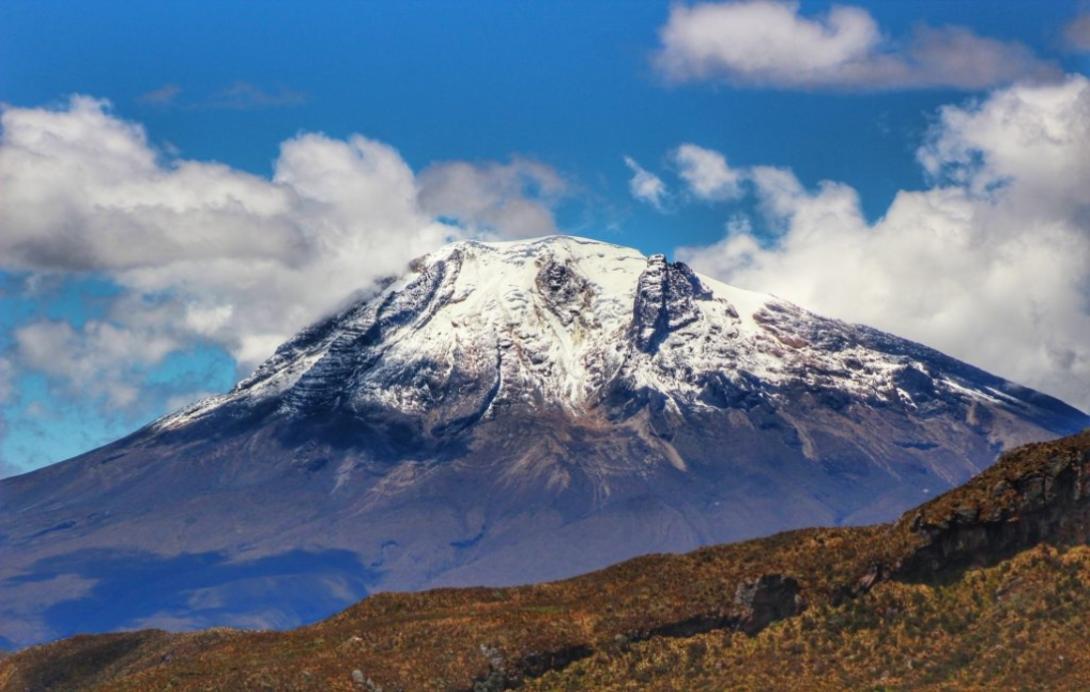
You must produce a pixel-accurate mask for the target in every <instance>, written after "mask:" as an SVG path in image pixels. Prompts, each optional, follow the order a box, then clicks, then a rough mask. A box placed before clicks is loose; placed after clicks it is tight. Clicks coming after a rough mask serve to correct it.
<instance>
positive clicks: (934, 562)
mask: <svg viewBox="0 0 1090 692" xmlns="http://www.w3.org/2000/svg"><path fill="white" fill-rule="evenodd" d="M1071 440H1075V441H1076V442H1072V441H1071ZM1071 440H1069V441H1064V442H1059V443H1044V444H1040V445H1031V446H1029V447H1027V448H1024V449H1021V450H1018V451H1017V452H1015V453H1013V454H1012V455H1011V457H1010V458H1008V459H1006V460H1004V462H1003V463H1001V464H1000V465H998V466H997V467H995V468H993V469H991V470H989V472H986V473H984V474H982V475H981V476H979V477H977V478H975V479H973V480H972V481H971V482H970V483H969V484H967V485H966V486H965V487H964V488H963V489H962V490H961V492H959V493H958V494H957V496H956V501H955V500H952V499H951V498H949V497H944V498H940V499H939V500H937V501H936V503H935V504H934V505H925V506H924V507H922V508H921V509H920V510H919V511H917V512H915V513H913V514H912V515H911V517H909V518H907V519H906V520H904V521H902V525H906V524H907V529H908V530H909V531H910V532H911V533H912V534H913V535H914V536H917V537H919V539H920V540H921V542H922V545H920V547H918V548H917V549H916V550H915V551H913V552H912V553H911V554H910V555H909V556H908V557H906V558H905V559H904V561H903V562H901V563H900V564H899V565H897V566H896V567H895V569H894V570H893V576H894V577H895V578H901V579H909V580H920V579H926V578H930V577H932V576H933V575H934V574H936V573H939V572H944V571H952V570H960V569H964V568H966V567H979V566H987V565H992V564H995V563H996V562H998V561H1000V560H1002V559H1005V558H1007V557H1010V556H1011V555H1013V554H1014V553H1016V552H1018V551H1021V550H1024V549H1026V548H1029V547H1032V546H1034V545H1037V544H1038V543H1051V544H1055V545H1078V544H1086V543H1090V447H1086V446H1085V445H1084V444H1083V443H1085V442H1088V441H1090V436H1088V435H1086V434H1083V435H1079V436H1076V437H1075V438H1071Z"/></svg>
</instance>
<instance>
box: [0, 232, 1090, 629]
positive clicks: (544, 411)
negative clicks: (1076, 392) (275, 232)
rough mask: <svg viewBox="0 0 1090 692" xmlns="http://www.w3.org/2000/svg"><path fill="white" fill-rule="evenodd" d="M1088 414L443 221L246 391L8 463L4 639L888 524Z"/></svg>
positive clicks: (511, 577) (905, 349)
mask: <svg viewBox="0 0 1090 692" xmlns="http://www.w3.org/2000/svg"><path fill="white" fill-rule="evenodd" d="M1086 424H1087V417H1086V416H1085V415H1084V414H1082V413H1081V412H1079V411H1076V410H1074V409H1072V408H1070V407H1068V406H1065V405H1064V404H1062V403H1061V402H1059V401H1056V400H1054V399H1051V398H1049V397H1047V396H1044V395H1041V394H1039V393H1036V392H1033V391H1030V390H1027V389H1025V388H1022V387H1018V386H1017V385H1013V384H1011V383H1009V382H1005V381H1003V380H1001V379H999V378H997V377H994V376H991V375H989V374H987V373H985V372H982V371H980V370H978V369H976V368H973V367H971V366H969V365H966V364H964V363H961V362H959V361H956V360H954V359H952V358H949V357H946V356H944V355H942V354H940V353H938V352H936V351H933V350H931V349H928V348H926V347H923V346H920V345H918V344H915V343H912V342H908V341H905V340H902V339H898V338H896V337H893V336H890V335H888V334H884V333H881V332H877V331H875V330H872V329H868V328H866V327H861V326H857V325H847V324H844V323H842V322H838V321H835V320H829V319H825V318H822V317H819V316H816V315H813V314H812V313H809V312H806V311H805V310H803V309H801V308H798V307H796V306H794V305H791V304H789V303H786V302H784V301H781V300H778V299H775V298H773V297H770V296H764V295H760V294H755V293H751V292H748V291H743V290H740V289H737V288H734V287H730V286H726V285H724V284H721V283H718V282H715V281H713V280H711V279H708V278H706V277H702V276H699V275H696V274H694V273H693V272H692V271H691V270H689V269H688V268H687V267H685V266H684V265H682V264H677V263H669V262H667V261H666V260H665V259H664V258H663V257H661V256H653V257H650V258H647V257H643V256H642V255H640V254H639V253H638V252H635V251H633V250H629V249H626V248H620V247H617V246H613V245H608V244H605V243H598V242H594V241H587V240H582V239H577V238H567V237H554V238H546V239H540V240H535V241H524V242H518V243H477V242H463V243H456V244H454V245H452V246H449V247H447V248H444V249H443V250H440V251H438V252H436V253H433V254H431V255H429V256H427V257H424V258H421V259H419V260H417V261H415V262H414V263H413V264H412V265H411V266H410V268H409V271H408V272H407V273H406V274H405V275H404V276H402V277H400V278H397V279H394V280H391V281H390V282H388V283H386V284H385V285H383V286H381V287H380V288H379V290H377V291H376V292H374V293H373V294H370V295H367V296H364V297H361V298H360V299H359V300H358V301H356V302H355V303H353V304H352V305H350V306H348V307H347V308H346V309H345V310H344V311H342V312H341V313H339V314H337V315H334V316H332V317H330V318H328V319H326V320H324V321H322V322H320V323H318V324H316V325H314V326H313V327H311V328H309V329H307V330H304V331H303V332H302V333H300V334H299V335H298V336H296V337H295V338H294V339H292V340H291V341H289V342H288V343H286V344H285V345H284V346H282V347H281V348H280V349H278V350H277V352H276V354H275V355H274V356H273V357H272V358H270V359H269V361H267V362H266V363H265V364H263V365H262V366H261V367H259V368H258V369H257V370H256V371H255V373H254V374H253V375H252V376H250V377H249V378H247V379H246V380H244V381H242V382H241V383H239V385H238V386H237V387H236V388H235V389H234V390H232V392H230V393H228V394H226V395H223V396H220V397H214V398H212V399H209V400H206V401H203V402H200V403H198V404H196V405H194V406H191V407H189V408H187V409H185V410H183V411H180V412H178V413H176V414H172V415H170V416H167V417H166V418H164V419H162V420H160V421H157V422H156V423H154V424H153V425H151V426H149V427H147V428H145V429H144V430H141V431H138V432H137V433H135V434H133V435H132V436H130V437H128V438H125V439H123V440H120V441H118V442H116V443H114V444H111V445H108V446H106V447H104V448H102V449H99V450H96V451H93V452H90V453H88V454H86V455H83V456H81V457H77V458H75V459H72V460H69V461H67V462H63V463H61V464H56V465H54V466H51V467H48V468H45V469H42V470H40V471H37V472H34V473H31V474H27V475H24V476H20V477H17V478H12V479H7V480H4V481H0V557H2V558H3V559H0V636H3V637H5V638H6V639H7V640H9V641H10V642H12V643H14V644H16V645H25V644H28V643H32V642H37V641H43V640H47V639H50V638H54V637H57V636H62V635H65V634H70V633H73V632H76V631H105V630H111V629H117V628H121V627H147V626H155V627H165V628H169V629H191V628H197V627H205V626H210V625H217V624H231V625H236V626H255V627H288V626H292V625H295V624H298V623H301V622H307V621H311V620H314V619H316V618H319V617H321V616H324V615H326V614H328V613H330V612H333V611H334V610H336V609H338V608H340V607H343V606H346V605H348V604H349V603H351V602H353V601H354V600H356V599H358V598H360V597H362V596H363V595H365V594H367V593H370V592H374V591H376V590H389V589H418V588H425V587H429V586H437V585H465V584H487V585H504V584H513V583H523V582H530V581H537V580H542V579H554V578H562V577H566V576H570V575H572V574H576V573H579V572H584V571H588V570H591V569H596V568H599V567H602V566H604V565H606V564H610V563H613V562H617V561H620V560H623V559H626V558H629V557H632V556H634V555H639V554H643V553H647V552H662V551H681V550H689V549H692V548H695V547H697V546H699V545H704V544H709V543H717V542H724V541H732V540H739V539H744V538H749V537H753V536H758V535H765V534H768V533H771V532H774V531H779V530H784V529H790V528H795V527H799V526H807V525H838V524H858V523H866V522H872V521H879V520H886V519H889V518H892V517H894V516H896V514H897V513H898V512H900V511H902V510H903V509H905V508H907V507H910V506H912V505H914V504H916V503H918V502H919V501H920V500H921V499H925V498H926V497H927V496H928V495H929V494H936V493H938V492H941V491H942V490H944V489H946V488H949V487H952V486H954V485H956V484H957V483H959V482H962V481H963V480H965V479H966V478H968V477H969V476H970V475H972V474H973V473H975V472H977V471H979V470H980V469H982V468H984V467H986V466H987V465H988V464H989V463H990V462H991V460H992V459H993V458H994V455H995V453H996V452H997V451H998V450H1000V449H1003V448H1005V447H1009V446H1012V445H1014V444H1019V443H1022V442H1027V441H1032V440H1039V439H1046V438H1051V437H1054V436H1056V435H1060V434H1066V433H1069V432H1072V431H1074V430H1078V429H1081V428H1082V427H1084V426H1085V425H1086Z"/></svg>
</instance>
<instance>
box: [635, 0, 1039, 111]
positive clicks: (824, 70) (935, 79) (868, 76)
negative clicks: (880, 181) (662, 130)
mask: <svg viewBox="0 0 1090 692" xmlns="http://www.w3.org/2000/svg"><path fill="white" fill-rule="evenodd" d="M660 39H661V47H660V49H659V51H658V53H657V54H656V55H655V65H656V66H657V68H658V69H659V70H660V71H661V73H662V74H663V75H664V76H665V77H666V78H667V79H670V80H672V81H692V80H719V81H726V82H730V83H734V84H741V85H756V86H772V87H779V88H784V89H822V88H833V89H892V88H926V87H951V88H957V89H981V88H985V87H990V86H994V85H998V84H1004V83H1008V82H1011V81H1014V80H1018V79H1023V78H1038V77H1048V76H1056V75H1057V74H1058V72H1057V69H1056V68H1055V67H1054V66H1053V65H1051V64H1049V63H1046V62H1044V61H1042V60H1040V59H1038V58H1037V57H1036V56H1035V55H1034V54H1033V53H1032V51H1030V50H1029V49H1028V48H1027V47H1025V46H1024V45H1022V44H1019V43H1015V42H1004V41H999V40H996V39H991V38H987V37H983V36H978V35H976V34H974V33H973V32H972V31H970V30H968V29H964V28H959V27H927V26H919V27H917V28H916V29H915V30H914V31H913V32H912V34H911V35H910V36H907V37H903V38H900V39H898V40H893V39H891V38H890V37H888V36H887V35H886V34H885V33H884V32H883V31H882V29H881V28H880V27H879V26H878V24H877V22H876V21H875V20H874V18H873V17H872V16H871V15H870V13H869V12H867V11H866V10H865V9H863V8H860V7H853V6H847V5H833V6H832V7H830V8H829V9H828V10H827V11H826V12H824V13H821V14H815V15H804V14H802V13H801V12H800V8H799V3H798V2H778V1H776V0H738V1H736V2H721V3H698V4H695V5H692V6H688V5H681V4H679V5H675V6H674V7H673V8H672V9H671V11H670V16H669V19H668V20H667V22H666V24H665V25H664V26H663V27H662V29H661V30H660Z"/></svg>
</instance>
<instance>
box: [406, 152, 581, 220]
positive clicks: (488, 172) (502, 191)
mask: <svg viewBox="0 0 1090 692" xmlns="http://www.w3.org/2000/svg"><path fill="white" fill-rule="evenodd" d="M419 184H420V203H421V205H422V207H423V208H424V210H425V211H427V212H428V213H430V214H433V215H435V216H437V217H443V218H451V219H456V220H457V221H458V222H459V223H460V224H463V225H465V226H467V227H469V228H471V229H474V230H478V231H480V232H483V233H498V234H500V235H503V236H507V237H527V238H532V237H535V236H542V235H551V234H553V233H556V220H555V219H554V218H553V212H552V207H553V205H554V204H555V203H556V202H557V200H559V199H560V198H561V197H562V196H563V195H564V194H565V193H566V192H567V191H568V184H567V182H565V180H564V179H563V178H562V177H561V176H560V175H558V174H557V172H556V171H555V170H553V169H552V168H551V167H549V166H546V165H544V164H541V163H539V162H536V161H531V160H527V159H520V158H516V159H513V160H512V161H511V162H509V163H497V162H486V163H468V162H465V161H447V162H441V163H435V164H432V165H430V166H428V167H427V168H425V169H424V170H423V171H421V173H420V176H419Z"/></svg>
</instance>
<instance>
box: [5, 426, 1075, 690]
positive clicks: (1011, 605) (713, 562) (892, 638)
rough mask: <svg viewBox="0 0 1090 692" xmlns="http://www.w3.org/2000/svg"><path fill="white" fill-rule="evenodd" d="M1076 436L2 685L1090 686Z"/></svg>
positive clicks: (137, 649)
mask: <svg viewBox="0 0 1090 692" xmlns="http://www.w3.org/2000/svg"><path fill="white" fill-rule="evenodd" d="M1088 542H1090V433H1082V434H1080V435H1077V436H1074V437H1071V438H1066V439H1064V440H1059V441H1055V442H1049V443H1039V444H1035V445H1029V446H1027V447H1024V448H1021V449H1019V450H1016V451H1014V452H1012V453H1009V454H1007V455H1005V456H1004V457H1003V458H1002V459H1001V460H1000V461H999V462H998V463H997V464H996V465H995V466H993V467H992V468H990V469H988V470H987V471H985V472H984V473H982V474H980V475H979V476H977V477H975V478H974V479H973V480H971V481H970V482H969V483H968V484H966V485H964V486H962V487H960V488H958V489H956V490H953V491H951V492H950V493H947V494H946V495H943V496H941V497H939V498H937V499H936V500H934V501H932V502H930V503H928V504H926V505H923V506H922V507H920V508H918V509H916V510H913V511H910V512H908V513H906V514H905V515H904V516H903V517H902V518H901V519H900V520H899V521H897V522H895V523H893V524H886V525H880V526H871V527H859V528H840V529H807V530H801V531H793V532H789V533H784V534H779V535H776V536H772V537H769V538H765V539H759V540H755V541H749V542H746V543H739V544H734V545H723V546H715V547H710V548H704V549H701V550H698V551H696V552H693V553H690V554H687V555H654V556H647V557H642V558H637V559H635V560H631V561H629V562H626V563H623V564H619V565H615V566H613V567H611V568H609V569H606V570H602V571H600V572H595V573H592V574H588V575H584V576H581V577H576V578H574V579H570V580H567V581H562V582H554V583H548V584H540V585H536V586H524V587H514V588H507V589H482V588H476V589H441V590H436V591H430V592H426V593H418V594H383V595H380V596H374V597H371V598H368V599H367V600H365V601H363V602H362V603H360V604H357V605H355V606H353V607H351V608H349V609H347V610H345V611H343V612H342V613H340V614H338V615H336V616H335V617H332V618H330V619H328V620H326V621H323V622H321V623H318V624H315V625H312V626H308V627H303V628H300V629H298V630H294V631H292V632H283V633H260V632H238V631H229V630H214V631H208V632H201V633H194V634H181V635H168V634H165V633H163V632H157V631H143V632H133V633H124V634H112V635H100V636H94V637H79V638H75V639H71V640H65V641H62V642H59V643H56V644H52V645H48V646H42V647H35V648H32V649H28V650H26V651H24V652H21V653H19V654H16V655H15V656H13V657H11V658H9V659H7V660H5V661H2V662H0V688H3V689H23V688H24V687H31V688H33V689H49V688H50V686H53V687H55V688H58V689H72V690H76V689H110V690H126V689H134V690H136V689H166V688H168V687H169V688H170V689H183V690H184V689H209V688H210V687H212V688H222V689H258V688H263V689H267V688H274V689H332V690H336V689H342V690H351V689H378V688H382V689H385V690H401V689H501V688H505V687H509V686H515V685H523V686H526V687H528V688H529V689H587V688H595V689H598V688H602V689H703V688H711V689H721V688H723V687H724V686H728V685H729V686H732V687H744V688H754V689H770V688H773V689H775V688H788V687H790V688H796V687H805V688H815V689H874V688H875V686H881V687H902V686H903V687H911V688H913V689H916V688H948V686H949V685H961V686H970V687H972V686H978V687H980V688H985V689H995V688H996V687H997V686H999V687H1015V688H1021V687H1033V688H1036V687H1041V686H1046V687H1048V688H1050V689H1065V688H1070V689H1076V688H1077V686H1078V685H1079V684H1081V682H1082V681H1085V680H1086V679H1087V678H1088V677H1090V656H1087V653H1086V648H1085V635H1086V634H1088V630H1087V626H1088V625H1087V619H1086V617H1085V612H1086V608H1087V607H1090V548H1088V547H1087V545H1086V544H1087V543H1088Z"/></svg>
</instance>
